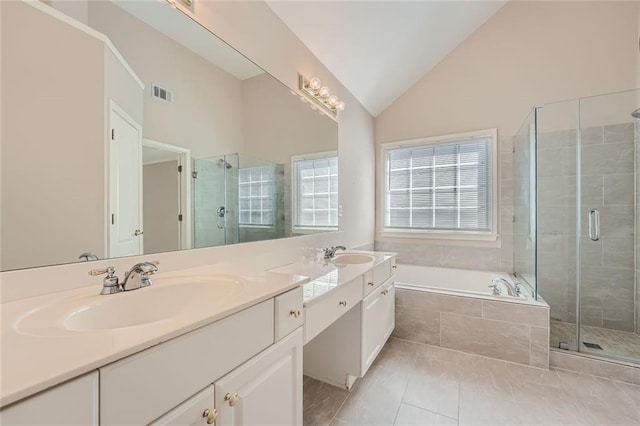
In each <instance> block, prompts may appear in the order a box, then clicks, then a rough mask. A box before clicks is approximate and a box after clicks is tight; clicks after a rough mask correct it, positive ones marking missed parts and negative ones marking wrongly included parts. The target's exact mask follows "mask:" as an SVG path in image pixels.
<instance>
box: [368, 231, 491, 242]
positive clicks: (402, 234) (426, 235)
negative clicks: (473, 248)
mask: <svg viewBox="0 0 640 426" xmlns="http://www.w3.org/2000/svg"><path fill="white" fill-rule="evenodd" d="M380 236H381V237H384V238H399V239H400V238H406V239H425V240H438V241H443V242H445V241H461V242H462V241H470V242H477V241H486V242H496V241H498V237H499V235H498V234H494V233H484V232H482V233H481V232H477V233H474V232H459V233H451V232H437V231H419V230H406V231H405V230H394V229H390V230H383V231H381V232H380Z"/></svg>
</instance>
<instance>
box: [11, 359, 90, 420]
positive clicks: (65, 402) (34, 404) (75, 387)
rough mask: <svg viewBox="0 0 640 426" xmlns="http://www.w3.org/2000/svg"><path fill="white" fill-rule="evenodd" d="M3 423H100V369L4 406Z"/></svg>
mask: <svg viewBox="0 0 640 426" xmlns="http://www.w3.org/2000/svg"><path fill="white" fill-rule="evenodd" d="M0 424H2V425H3V426H4V425H6V426H10V425H66V426H72V425H83V426H86V425H97V424H98V372H97V371H94V372H91V373H88V374H86V375H84V376H82V377H79V378H76V379H73V380H70V381H68V382H66V383H63V384H61V385H58V386H56V387H54V388H51V389H49V390H46V391H44V392H42V393H39V394H37V395H34V396H32V397H29V398H26V399H24V400H22V401H19V402H17V403H15V404H12V405H9V406H8V407H5V408H3V409H2V410H0Z"/></svg>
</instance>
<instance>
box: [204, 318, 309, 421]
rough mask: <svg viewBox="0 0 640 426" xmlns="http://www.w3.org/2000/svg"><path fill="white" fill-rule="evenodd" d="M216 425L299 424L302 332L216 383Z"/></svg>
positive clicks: (296, 332) (290, 336) (264, 352)
mask: <svg viewBox="0 0 640 426" xmlns="http://www.w3.org/2000/svg"><path fill="white" fill-rule="evenodd" d="M215 395H216V396H215V400H216V403H215V406H216V409H217V410H218V419H217V420H216V425H217V426H231V425H233V426H240V425H274V426H280V425H302V329H301V328H298V329H297V330H296V331H294V332H293V333H291V334H289V335H288V336H287V337H285V338H284V339H282V340H281V341H280V342H278V343H276V344H275V345H273V346H271V347H270V348H268V349H267V350H265V351H263V352H262V353H260V354H259V355H258V356H256V357H254V358H252V359H251V360H250V361H248V362H246V363H245V364H243V365H242V366H240V367H238V368H237V369H235V370H234V371H232V372H231V373H229V374H228V375H226V376H224V377H223V378H221V379H219V380H216V382H215Z"/></svg>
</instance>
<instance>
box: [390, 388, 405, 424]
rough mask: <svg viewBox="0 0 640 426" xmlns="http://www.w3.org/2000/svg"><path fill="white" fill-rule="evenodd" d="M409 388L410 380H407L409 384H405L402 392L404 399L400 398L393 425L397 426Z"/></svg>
mask: <svg viewBox="0 0 640 426" xmlns="http://www.w3.org/2000/svg"><path fill="white" fill-rule="evenodd" d="M408 387H409V380H407V383H405V385H404V390H403V391H402V397H401V398H400V403H399V404H398V408H397V409H396V415H395V416H394V417H393V423H392V424H393V425H394V426H395V424H396V421H397V420H398V414H400V408H402V404H403V402H402V401H403V400H404V395H405V394H406V393H407V388H408Z"/></svg>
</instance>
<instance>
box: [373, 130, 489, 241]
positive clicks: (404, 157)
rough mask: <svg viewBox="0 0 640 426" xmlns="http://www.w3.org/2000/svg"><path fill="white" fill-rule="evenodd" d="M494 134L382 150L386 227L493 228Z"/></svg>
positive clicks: (456, 230)
mask: <svg viewBox="0 0 640 426" xmlns="http://www.w3.org/2000/svg"><path fill="white" fill-rule="evenodd" d="M494 139H495V137H494V136H493V135H492V134H485V135H474V136H465V137H461V138H456V137H455V135H452V136H447V137H446V138H441V139H440V140H429V141H428V142H427V141H425V142H418V143H415V144H410V145H395V144H394V146H393V147H390V148H386V149H385V150H384V155H385V156H384V160H385V219H384V220H385V222H384V226H385V231H391V232H393V231H422V232H429V231H431V232H438V233H452V234H453V233H485V234H490V233H492V232H494V229H493V228H494V225H493V223H494V221H493V216H492V215H493V214H494V212H493V209H494V208H493V204H494V203H493V202H494V200H493V197H494V194H493V192H494V189H493V179H494V176H493V170H494V169H493V164H492V162H493V161H494V160H493V155H492V154H493V153H492V151H493V150H494V149H495V147H494V145H495V143H494Z"/></svg>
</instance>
